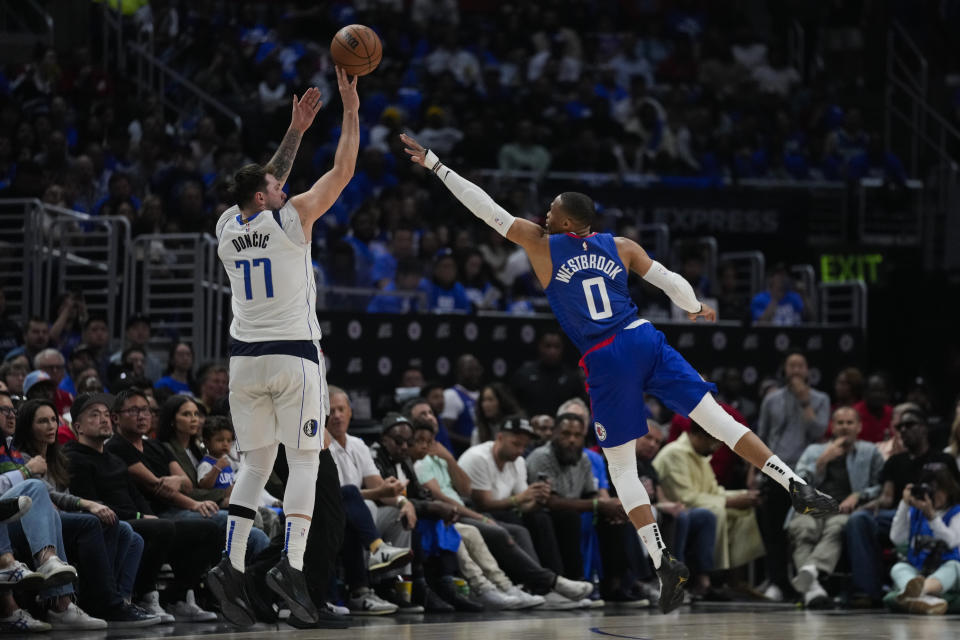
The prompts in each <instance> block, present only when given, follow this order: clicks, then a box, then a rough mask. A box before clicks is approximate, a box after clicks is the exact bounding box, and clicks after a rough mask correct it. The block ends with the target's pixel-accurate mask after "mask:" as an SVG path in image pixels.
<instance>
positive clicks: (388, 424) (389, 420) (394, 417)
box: [381, 412, 413, 431]
mask: <svg viewBox="0 0 960 640" xmlns="http://www.w3.org/2000/svg"><path fill="white" fill-rule="evenodd" d="M398 424H406V425H410V428H411V429H412V428H413V423H412V422H410V420H409V419H407V418H406V417H404V416H403V414H400V413H394V412H390V413H388V414H387V415H385V416H384V417H383V421H382V422H381V425H382V426H383V430H384V431H389V430H390V429H392V428H393V427H395V426H397V425H398Z"/></svg>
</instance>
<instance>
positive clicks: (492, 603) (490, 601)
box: [471, 586, 522, 611]
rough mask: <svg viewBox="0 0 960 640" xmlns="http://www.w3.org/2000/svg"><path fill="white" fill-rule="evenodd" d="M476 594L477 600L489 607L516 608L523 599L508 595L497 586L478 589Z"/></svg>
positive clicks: (496, 608)
mask: <svg viewBox="0 0 960 640" xmlns="http://www.w3.org/2000/svg"><path fill="white" fill-rule="evenodd" d="M471 595H474V596H475V598H476V599H477V600H479V601H480V602H482V603H483V606H485V607H486V608H487V609H491V610H494V611H496V610H499V609H516V608H517V605H519V604H520V603H521V602H522V601H521V600H520V599H519V598H514V597H513V596H510V595H507V594H506V593H504V592H503V591H500V590H499V589H497V588H496V587H492V586H491V587H488V588H487V589H484V590H483V591H480V590H477V591H476V593H475V594H471Z"/></svg>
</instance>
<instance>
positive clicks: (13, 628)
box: [0, 609, 53, 633]
mask: <svg viewBox="0 0 960 640" xmlns="http://www.w3.org/2000/svg"><path fill="white" fill-rule="evenodd" d="M52 628H53V627H51V626H50V625H49V624H47V623H46V622H44V621H43V620H37V619H36V618H34V617H33V616H31V615H30V614H29V613H28V612H27V611H25V610H23V609H17V610H16V611H14V612H13V613H11V614H10V615H9V616H7V617H6V618H0V633H23V632H24V631H27V632H29V633H42V632H44V631H50V630H51V629H52Z"/></svg>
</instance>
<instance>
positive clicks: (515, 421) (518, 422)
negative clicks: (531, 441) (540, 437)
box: [500, 417, 537, 436]
mask: <svg viewBox="0 0 960 640" xmlns="http://www.w3.org/2000/svg"><path fill="white" fill-rule="evenodd" d="M500 431H505V432H507V433H522V434H526V435H528V436H536V435H537V432H536V431H534V430H533V427H531V426H530V421H529V420H527V419H526V418H519V417H513V418H507V419H506V421H505V422H504V423H503V426H502V427H500Z"/></svg>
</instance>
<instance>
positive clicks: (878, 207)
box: [857, 178, 923, 246]
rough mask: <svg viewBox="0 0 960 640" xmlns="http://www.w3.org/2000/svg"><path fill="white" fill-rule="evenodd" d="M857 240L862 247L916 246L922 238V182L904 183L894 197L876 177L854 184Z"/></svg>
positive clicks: (911, 181) (910, 181)
mask: <svg viewBox="0 0 960 640" xmlns="http://www.w3.org/2000/svg"><path fill="white" fill-rule="evenodd" d="M858 193H859V202H860V215H859V216H858V222H857V224H858V234H857V235H858V237H859V239H860V242H862V243H865V244H880V245H895V246H919V245H920V243H921V241H922V236H923V183H921V182H920V181H919V180H907V181H906V183H905V184H904V185H903V188H897V189H896V191H895V193H894V194H891V193H889V192H888V191H887V185H886V184H885V183H884V181H883V180H881V179H880V178H863V179H862V180H860V184H859V185H858Z"/></svg>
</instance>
